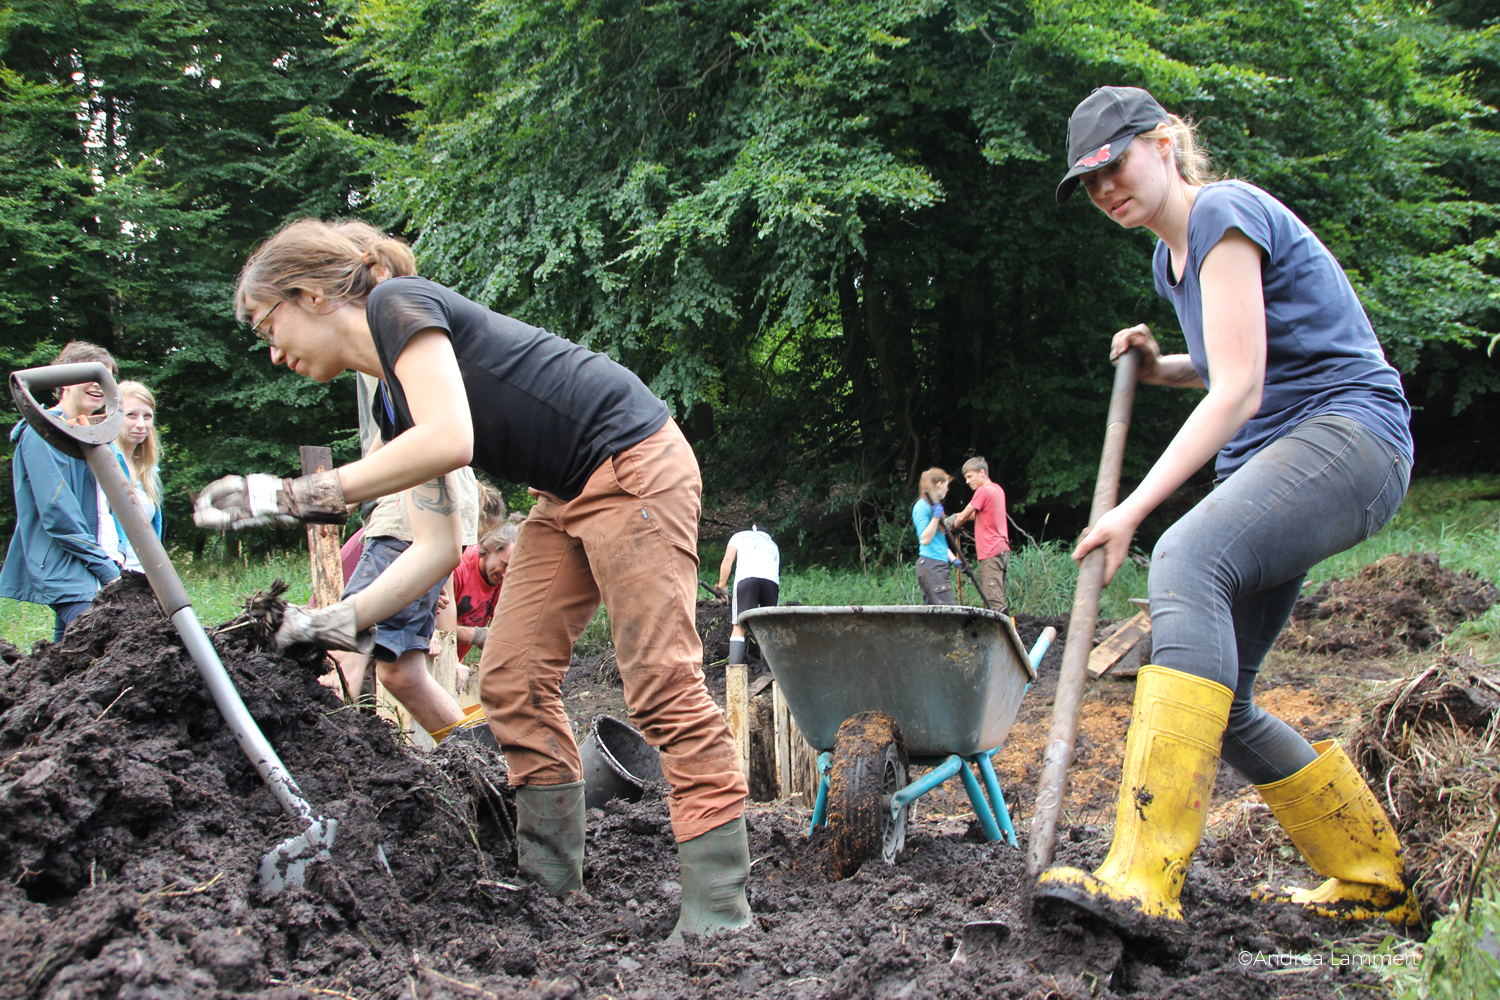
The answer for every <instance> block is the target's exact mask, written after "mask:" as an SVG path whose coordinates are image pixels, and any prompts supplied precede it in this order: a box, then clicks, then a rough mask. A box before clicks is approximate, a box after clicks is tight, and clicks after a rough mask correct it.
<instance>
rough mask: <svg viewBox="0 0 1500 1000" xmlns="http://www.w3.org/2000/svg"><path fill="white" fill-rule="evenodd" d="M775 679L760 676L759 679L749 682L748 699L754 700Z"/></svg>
mask: <svg viewBox="0 0 1500 1000" xmlns="http://www.w3.org/2000/svg"><path fill="white" fill-rule="evenodd" d="M775 679H776V678H775V677H774V676H772V675H771V674H761V675H760V676H759V677H757V678H755V680H753V681H751V682H750V697H752V698H754V697H755V696H756V695H758V694H760V693H761V692H762V691H764V690H765V689H766V688H768V687H770V686H771V682H772V681H774V680H775Z"/></svg>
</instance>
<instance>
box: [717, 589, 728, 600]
mask: <svg viewBox="0 0 1500 1000" xmlns="http://www.w3.org/2000/svg"><path fill="white" fill-rule="evenodd" d="M714 596H715V597H717V598H718V599H719V600H721V601H727V600H729V591H728V590H726V589H725V588H723V587H715V588H714Z"/></svg>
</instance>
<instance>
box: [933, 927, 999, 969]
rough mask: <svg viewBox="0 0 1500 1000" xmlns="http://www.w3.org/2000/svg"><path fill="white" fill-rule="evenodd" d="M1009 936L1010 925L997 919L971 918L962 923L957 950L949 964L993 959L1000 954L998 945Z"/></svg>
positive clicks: (963, 963)
mask: <svg viewBox="0 0 1500 1000" xmlns="http://www.w3.org/2000/svg"><path fill="white" fill-rule="evenodd" d="M1009 937H1010V927H1008V926H1007V925H1006V924H1005V923H1004V922H1002V921H999V920H973V921H970V922H969V923H967V924H964V930H963V934H962V935H961V936H960V937H959V939H958V950H957V951H955V952H954V953H953V958H951V959H950V960H949V962H948V964H949V965H965V964H967V963H969V962H981V961H993V960H995V959H997V958H998V957H999V956H1000V946H1001V945H1002V944H1004V943H1005V942H1006V940H1007V939H1009Z"/></svg>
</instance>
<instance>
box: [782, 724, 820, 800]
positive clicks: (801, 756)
mask: <svg viewBox="0 0 1500 1000" xmlns="http://www.w3.org/2000/svg"><path fill="white" fill-rule="evenodd" d="M790 718H791V716H790V713H788V719H790ZM791 744H792V746H791V757H792V791H791V796H792V801H793V802H796V803H797V804H798V805H800V806H802V808H804V809H812V807H813V804H814V803H815V802H816V801H817V798H818V782H819V780H820V779H819V775H818V751H816V750H814V749H813V748H812V746H811V745H809V744H808V742H807V739H806V738H805V737H804V736H803V735H802V730H800V729H798V728H797V723H796V720H791ZM799 800H800V801H799Z"/></svg>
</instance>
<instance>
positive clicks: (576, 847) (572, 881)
mask: <svg viewBox="0 0 1500 1000" xmlns="http://www.w3.org/2000/svg"><path fill="white" fill-rule="evenodd" d="M583 830H584V823H583V782H581V781H570V782H568V783H567V784H566V785H522V786H521V787H520V788H518V789H516V841H517V851H516V853H517V856H518V863H517V865H516V869H517V872H518V874H520V876H521V877H522V878H524V879H526V880H528V881H530V882H535V883H536V884H537V885H539V886H541V887H542V888H543V889H545V890H546V891H547V892H548V893H550V894H552V895H554V896H561V895H564V894H565V893H569V892H572V891H573V890H574V889H582V888H583Z"/></svg>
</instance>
